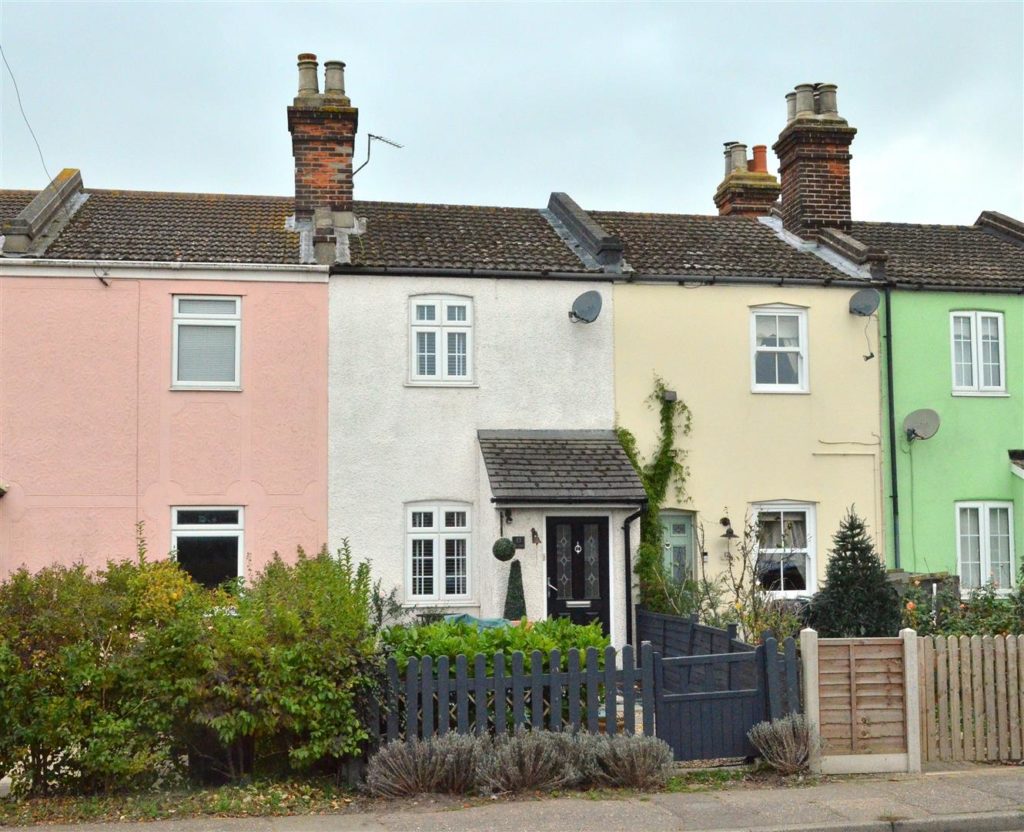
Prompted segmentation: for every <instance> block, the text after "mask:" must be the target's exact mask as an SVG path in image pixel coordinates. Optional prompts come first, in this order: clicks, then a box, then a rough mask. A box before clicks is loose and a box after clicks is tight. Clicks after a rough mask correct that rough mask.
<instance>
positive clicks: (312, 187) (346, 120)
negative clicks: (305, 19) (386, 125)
mask: <svg viewBox="0 0 1024 832" xmlns="http://www.w3.org/2000/svg"><path fill="white" fill-rule="evenodd" d="M317 75H318V72H317V60H316V55H312V54H310V53H308V52H304V53H303V54H301V55H299V91H298V95H296V96H295V100H294V102H293V103H292V106H291V107H289V108H288V130H289V131H290V132H291V134H292V155H293V156H294V157H295V217H296V219H298V220H308V219H312V218H313V217H314V215H315V216H316V227H317V230H318V233H319V232H320V230H321V229H324V231H325V233H329V232H326V229H327V228H328V227H330V228H331V229H332V230H333V229H334V228H339V229H340V228H350V227H352V226H353V225H354V224H355V220H354V215H353V214H352V158H353V156H354V153H355V137H356V125H357V123H358V121H359V111H358V110H357V109H356V108H355V107H353V106H352V102H351V101H350V100H349V99H348V96H346V95H345V64H343V63H342V62H341V61H325V62H324V91H323V92H322V93H321V92H320V91H319V87H318V84H317V81H318V78H317Z"/></svg>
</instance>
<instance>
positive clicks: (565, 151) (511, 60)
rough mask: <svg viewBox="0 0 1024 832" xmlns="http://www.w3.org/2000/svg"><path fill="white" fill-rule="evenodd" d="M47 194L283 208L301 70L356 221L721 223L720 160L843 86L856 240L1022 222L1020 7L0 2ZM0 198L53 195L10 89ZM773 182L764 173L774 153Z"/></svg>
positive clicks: (768, 137) (1, 23) (1023, 50)
mask: <svg viewBox="0 0 1024 832" xmlns="http://www.w3.org/2000/svg"><path fill="white" fill-rule="evenodd" d="M0 42H2V43H3V47H4V51H5V52H6V55H7V58H8V60H9V61H10V63H11V67H12V69H13V70H14V73H15V76H16V78H17V80H18V83H19V85H20V88H21V95H22V100H23V102H24V105H25V110H26V113H27V115H28V118H29V120H30V122H31V124H32V126H33V127H34V129H35V132H36V135H37V136H38V138H39V141H40V144H41V145H42V149H43V153H44V155H45V159H46V163H47V166H48V167H49V169H50V172H51V173H55V172H56V171H57V170H59V169H60V168H62V167H77V168H81V170H82V175H83V178H84V180H85V183H86V186H87V187H97V188H125V189H144V190H175V191H212V192H235V193H260V194H284V195H287V194H290V193H291V192H292V159H291V145H290V137H289V134H288V129H287V122H286V117H285V107H286V106H287V105H288V104H289V103H290V101H291V98H292V97H293V96H294V94H295V88H296V78H297V71H296V66H295V56H296V54H297V53H298V52H302V51H310V52H315V53H317V55H318V56H319V57H320V59H321V61H323V60H325V59H331V58H337V59H340V60H343V61H345V62H346V63H347V65H348V68H347V70H346V82H347V83H346V86H347V91H348V94H349V96H350V97H351V98H352V101H353V104H354V105H355V106H357V107H358V108H359V130H360V141H359V151H358V156H359V157H360V158H359V159H358V160H357V161H361V157H362V156H363V154H364V153H365V143H364V139H365V135H366V133H367V132H373V133H378V134H382V135H384V136H388V137H389V138H392V139H394V140H396V141H398V142H401V143H402V144H404V145H405V148H404V149H402V150H394V149H391V148H388V147H384V146H381V145H376V146H375V148H374V153H373V161H372V162H371V164H370V165H369V166H368V167H367V168H366V169H365V170H364V171H363V172H361V173H360V174H359V176H358V177H357V178H356V196H357V198H359V199H382V200H397V201H420V202H457V203H474V204H492V205H522V206H537V207H541V206H543V205H545V204H546V202H547V197H548V194H549V193H550V192H551V191H553V190H564V191H567V192H569V194H571V195H572V196H573V197H574V198H575V199H576V200H577V201H578V202H580V203H581V204H583V205H584V206H586V207H590V208H595V209H622V210H634V211H672V212H683V213H713V212H714V210H715V209H714V203H713V202H712V195H713V193H714V191H715V187H716V186H717V184H718V182H719V181H720V179H721V175H722V152H721V151H722V142H723V141H726V140H729V139H732V140H738V141H742V142H745V143H746V144H748V145H753V144H762V143H763V144H768V145H769V146H770V145H771V144H772V142H773V141H774V140H775V138H776V137H777V136H778V133H779V130H780V129H781V128H782V126H783V124H784V121H785V101H784V96H785V94H786V92H787V91H789V90H790V89H792V88H793V86H794V85H795V84H797V83H801V82H806V81H811V82H813V81H830V82H833V83H836V84H838V85H839V94H838V102H839V112H840V114H841V115H843V116H844V117H845V118H847V119H848V120H849V122H850V124H851V125H853V126H854V127H856V128H858V130H859V132H858V134H857V137H856V139H855V141H854V144H853V148H852V151H853V156H854V158H853V163H852V164H853V210H854V216H855V218H859V219H877V220H883V219H884V220H903V221H913V222H952V223H971V222H973V221H974V219H975V218H976V216H977V215H978V213H979V212H980V211H981V210H982V209H994V210H999V211H1003V212H1005V213H1008V214H1012V215H1015V216H1017V217H1024V168H1022V164H1024V163H1022V160H1024V3H1022V2H1020V0H1017V1H1016V2H1005V3H977V2H972V3H963V4H960V3H906V4H898V3H878V4H874V3H850V4H841V3H821V4H818V3H792V4H791V3H745V4H726V3H715V4H707V5H705V4H698V3H674V4H670V3H657V4H654V3H652V4H646V5H644V4H621V5H620V4H614V3H605V4H585V3H558V4H554V3H552V4H540V3H519V4H512V3H508V4H490V3H486V4H485V3H475V4H470V3H446V4H426V3H403V4H399V3H392V4H388V3H374V4H360V3H333V4H329V3H288V4H284V3H281V4H278V3H261V4H258V3H250V4H231V3H217V4H214V3H201V4H200V3H196V4H191V3H155V2H154V3H143V2H134V3H124V4H114V3H63V4H61V3H44V2H31V3H26V2H11V0H2V2H0ZM0 106H2V114H0V115H2V122H0V126H2V131H3V135H2V157H0V184H2V186H3V187H8V188H38V187H40V186H41V185H43V184H44V183H45V175H44V173H43V170H42V166H41V165H40V162H39V159H38V157H37V155H36V151H35V147H34V146H33V144H32V141H31V138H30V137H29V134H28V131H27V129H26V127H25V124H24V122H23V121H22V117H21V114H20V112H19V110H18V106H17V102H16V100H15V96H14V89H13V87H12V85H11V81H10V78H9V76H8V75H7V74H6V71H5V70H4V77H3V84H2V101H0ZM769 159H770V160H771V165H772V167H773V168H774V167H775V166H776V164H777V162H776V160H775V158H774V155H773V154H771V152H770V151H769Z"/></svg>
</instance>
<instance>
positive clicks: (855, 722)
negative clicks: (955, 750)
mask: <svg viewBox="0 0 1024 832" xmlns="http://www.w3.org/2000/svg"><path fill="white" fill-rule="evenodd" d="M903 672H904V668H903V641H902V639H898V638H891V639H881V638H873V639H821V640H820V641H819V642H818V690H819V701H820V717H819V730H820V732H821V737H822V739H823V740H824V741H825V744H826V751H825V753H826V754H827V755H829V756H836V755H853V754H905V753H906V751H907V744H906V723H905V717H904V713H905V709H904V698H903V697H904V677H903Z"/></svg>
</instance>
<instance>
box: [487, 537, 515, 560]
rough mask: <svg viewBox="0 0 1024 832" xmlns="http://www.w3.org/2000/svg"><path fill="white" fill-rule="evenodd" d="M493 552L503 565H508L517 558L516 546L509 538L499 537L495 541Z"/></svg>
mask: <svg viewBox="0 0 1024 832" xmlns="http://www.w3.org/2000/svg"><path fill="white" fill-rule="evenodd" d="M491 551H492V552H493V553H494V557H496V558H497V559H498V560H500V561H501V562H502V563H506V562H508V561H510V560H512V558H514V557H515V556H516V547H515V544H514V543H513V542H512V541H511V540H509V539H508V538H507V537H499V538H498V539H497V540H495V541H494V546H493V547H491Z"/></svg>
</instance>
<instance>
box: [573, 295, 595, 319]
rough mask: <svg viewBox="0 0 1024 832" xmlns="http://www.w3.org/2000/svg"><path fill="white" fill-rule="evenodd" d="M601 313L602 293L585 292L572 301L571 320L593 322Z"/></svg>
mask: <svg viewBox="0 0 1024 832" xmlns="http://www.w3.org/2000/svg"><path fill="white" fill-rule="evenodd" d="M600 314H601V293H600V292H594V291H591V292H584V293H583V294H582V295H580V296H579V297H578V298H576V300H574V301H573V302H572V310H571V311H570V312H569V320H570V321H572V322H573V323H574V324H575V323H584V324H592V323H593V322H594V321H596V320H597V316H598V315H600Z"/></svg>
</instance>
